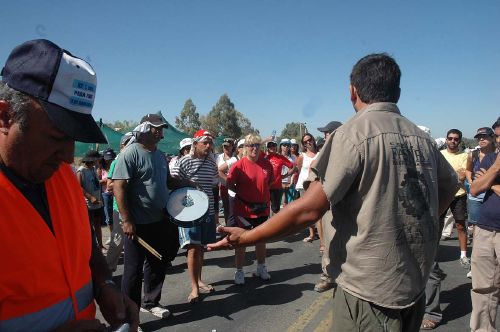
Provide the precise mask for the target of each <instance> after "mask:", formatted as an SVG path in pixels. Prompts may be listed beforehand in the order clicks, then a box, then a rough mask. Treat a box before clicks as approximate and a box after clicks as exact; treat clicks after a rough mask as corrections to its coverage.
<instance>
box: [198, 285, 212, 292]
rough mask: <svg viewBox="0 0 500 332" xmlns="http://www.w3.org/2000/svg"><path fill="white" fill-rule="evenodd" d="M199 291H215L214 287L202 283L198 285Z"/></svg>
mask: <svg viewBox="0 0 500 332" xmlns="http://www.w3.org/2000/svg"><path fill="white" fill-rule="evenodd" d="M199 290H200V293H203V294H210V293H213V292H215V288H214V286H212V285H208V284H207V285H204V286H199Z"/></svg>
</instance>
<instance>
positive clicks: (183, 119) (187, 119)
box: [175, 98, 201, 136]
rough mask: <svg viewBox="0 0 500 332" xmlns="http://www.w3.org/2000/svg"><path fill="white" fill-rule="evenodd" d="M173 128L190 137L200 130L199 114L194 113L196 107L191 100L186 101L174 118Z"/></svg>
mask: <svg viewBox="0 0 500 332" xmlns="http://www.w3.org/2000/svg"><path fill="white" fill-rule="evenodd" d="M175 126H176V127H177V128H178V129H179V130H181V131H183V132H185V133H186V134H188V135H190V136H193V135H194V133H195V132H196V131H197V130H198V129H200V128H201V122H200V114H199V113H198V112H196V105H195V104H194V103H193V101H192V100H191V98H189V99H188V100H186V102H185V103H184V107H183V108H182V111H181V113H180V114H179V116H176V117H175Z"/></svg>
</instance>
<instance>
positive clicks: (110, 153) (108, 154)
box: [102, 148, 116, 160]
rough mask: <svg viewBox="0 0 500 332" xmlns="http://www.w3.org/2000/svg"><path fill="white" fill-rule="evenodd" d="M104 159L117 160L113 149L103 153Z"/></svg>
mask: <svg viewBox="0 0 500 332" xmlns="http://www.w3.org/2000/svg"><path fill="white" fill-rule="evenodd" d="M102 157H103V158H104V160H113V159H115V158H116V153H115V151H114V150H113V149H111V148H110V149H106V150H104V151H103V152H102Z"/></svg>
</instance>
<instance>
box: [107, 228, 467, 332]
mask: <svg viewBox="0 0 500 332" xmlns="http://www.w3.org/2000/svg"><path fill="white" fill-rule="evenodd" d="M103 231H104V229H103ZM106 234H107V233H106ZM304 236H305V233H303V234H297V235H295V236H291V237H289V238H287V239H286V240H284V241H279V242H275V243H271V244H269V245H268V248H269V249H268V256H269V258H268V260H267V266H268V270H269V272H270V274H271V277H272V279H271V280H270V281H267V282H264V281H261V280H260V279H258V278H256V277H253V276H252V275H251V272H252V271H253V270H254V268H255V264H256V263H255V256H254V253H253V248H250V249H249V250H247V251H248V252H249V253H248V254H247V262H246V266H245V275H246V284H245V285H244V286H236V285H234V283H233V273H234V268H233V253H232V252H231V251H221V252H214V253H207V254H206V257H205V268H204V273H203V275H204V279H205V281H206V282H208V283H210V284H212V285H213V286H214V287H215V289H216V292H215V293H212V294H210V295H207V296H204V297H203V298H202V301H201V302H199V303H197V304H194V305H191V304H187V303H186V299H187V296H188V294H189V291H190V288H189V278H188V275H187V266H186V259H185V256H184V251H183V250H180V252H179V255H178V256H177V258H176V259H175V260H174V262H173V267H172V268H171V269H170V271H169V272H168V275H167V277H166V281H165V285H164V288H163V295H162V301H161V302H162V304H165V305H167V306H168V307H169V309H170V310H171V311H172V312H173V316H172V317H171V318H169V319H166V320H158V319H156V318H155V317H153V316H151V315H149V314H147V313H141V327H142V329H143V330H144V331H208V332H211V331H218V332H221V331H289V332H292V331H317V332H320V331H329V327H330V322H331V319H332V311H331V307H330V305H331V297H332V291H329V292H325V293H322V294H319V293H316V292H315V291H314V290H313V288H314V284H315V283H316V282H317V281H318V277H319V272H320V254H319V241H314V242H313V243H311V244H308V243H304V242H302V239H303V238H304ZM458 257H459V249H458V241H457V240H456V239H455V240H449V241H445V242H442V244H441V248H440V253H439V261H440V265H441V268H442V269H443V270H444V272H445V273H446V274H447V275H448V276H447V278H446V279H445V280H444V282H443V286H442V294H441V302H442V310H443V314H444V322H443V324H442V325H441V326H440V327H438V328H437V329H436V331H454V332H456V331H466V330H467V328H468V323H469V315H470V311H471V303H470V287H471V282H470V280H469V279H467V278H466V272H467V271H465V270H464V269H463V268H462V267H461V266H460V264H459V262H458V260H457V258H458ZM122 268H123V266H122V265H121V264H120V265H119V267H118V270H117V272H116V273H115V275H116V281H118V282H119V281H120V276H121V273H122V271H123V270H122Z"/></svg>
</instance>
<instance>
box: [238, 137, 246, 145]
mask: <svg viewBox="0 0 500 332" xmlns="http://www.w3.org/2000/svg"><path fill="white" fill-rule="evenodd" d="M240 145H245V139H244V138H242V139H240V140H239V141H238V145H237V146H238V147H239V146H240Z"/></svg>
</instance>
